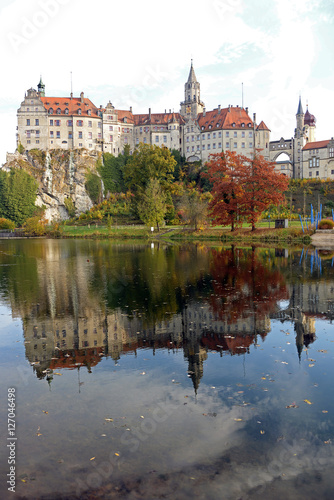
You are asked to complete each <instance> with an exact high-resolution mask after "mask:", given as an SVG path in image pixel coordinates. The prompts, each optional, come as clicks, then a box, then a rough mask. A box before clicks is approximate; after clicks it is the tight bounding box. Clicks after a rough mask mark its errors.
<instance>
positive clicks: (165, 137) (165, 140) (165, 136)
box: [164, 135, 167, 144]
mask: <svg viewBox="0 0 334 500" xmlns="http://www.w3.org/2000/svg"><path fill="white" fill-rule="evenodd" d="M166 142H167V135H164V143H165V144H166Z"/></svg>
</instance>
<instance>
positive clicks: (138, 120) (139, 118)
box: [133, 113, 185, 125]
mask: <svg viewBox="0 0 334 500" xmlns="http://www.w3.org/2000/svg"><path fill="white" fill-rule="evenodd" d="M133 117H134V122H135V125H155V124H156V125H167V124H169V123H173V122H178V123H180V124H182V125H184V123H185V120H184V118H183V117H182V116H181V115H180V113H151V118H150V115H149V114H139V115H133Z"/></svg>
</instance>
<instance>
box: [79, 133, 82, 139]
mask: <svg viewBox="0 0 334 500" xmlns="http://www.w3.org/2000/svg"><path fill="white" fill-rule="evenodd" d="M79 139H82V132H81V131H80V132H79Z"/></svg>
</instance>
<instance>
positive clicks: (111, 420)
mask: <svg viewBox="0 0 334 500" xmlns="http://www.w3.org/2000/svg"><path fill="white" fill-rule="evenodd" d="M104 420H105V421H106V422H113V421H114V419H113V418H105V419H104Z"/></svg>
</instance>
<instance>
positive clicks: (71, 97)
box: [70, 92, 73, 100]
mask: <svg viewBox="0 0 334 500" xmlns="http://www.w3.org/2000/svg"><path fill="white" fill-rule="evenodd" d="M70 97H71V100H72V99H73V92H71V96H70Z"/></svg>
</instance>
